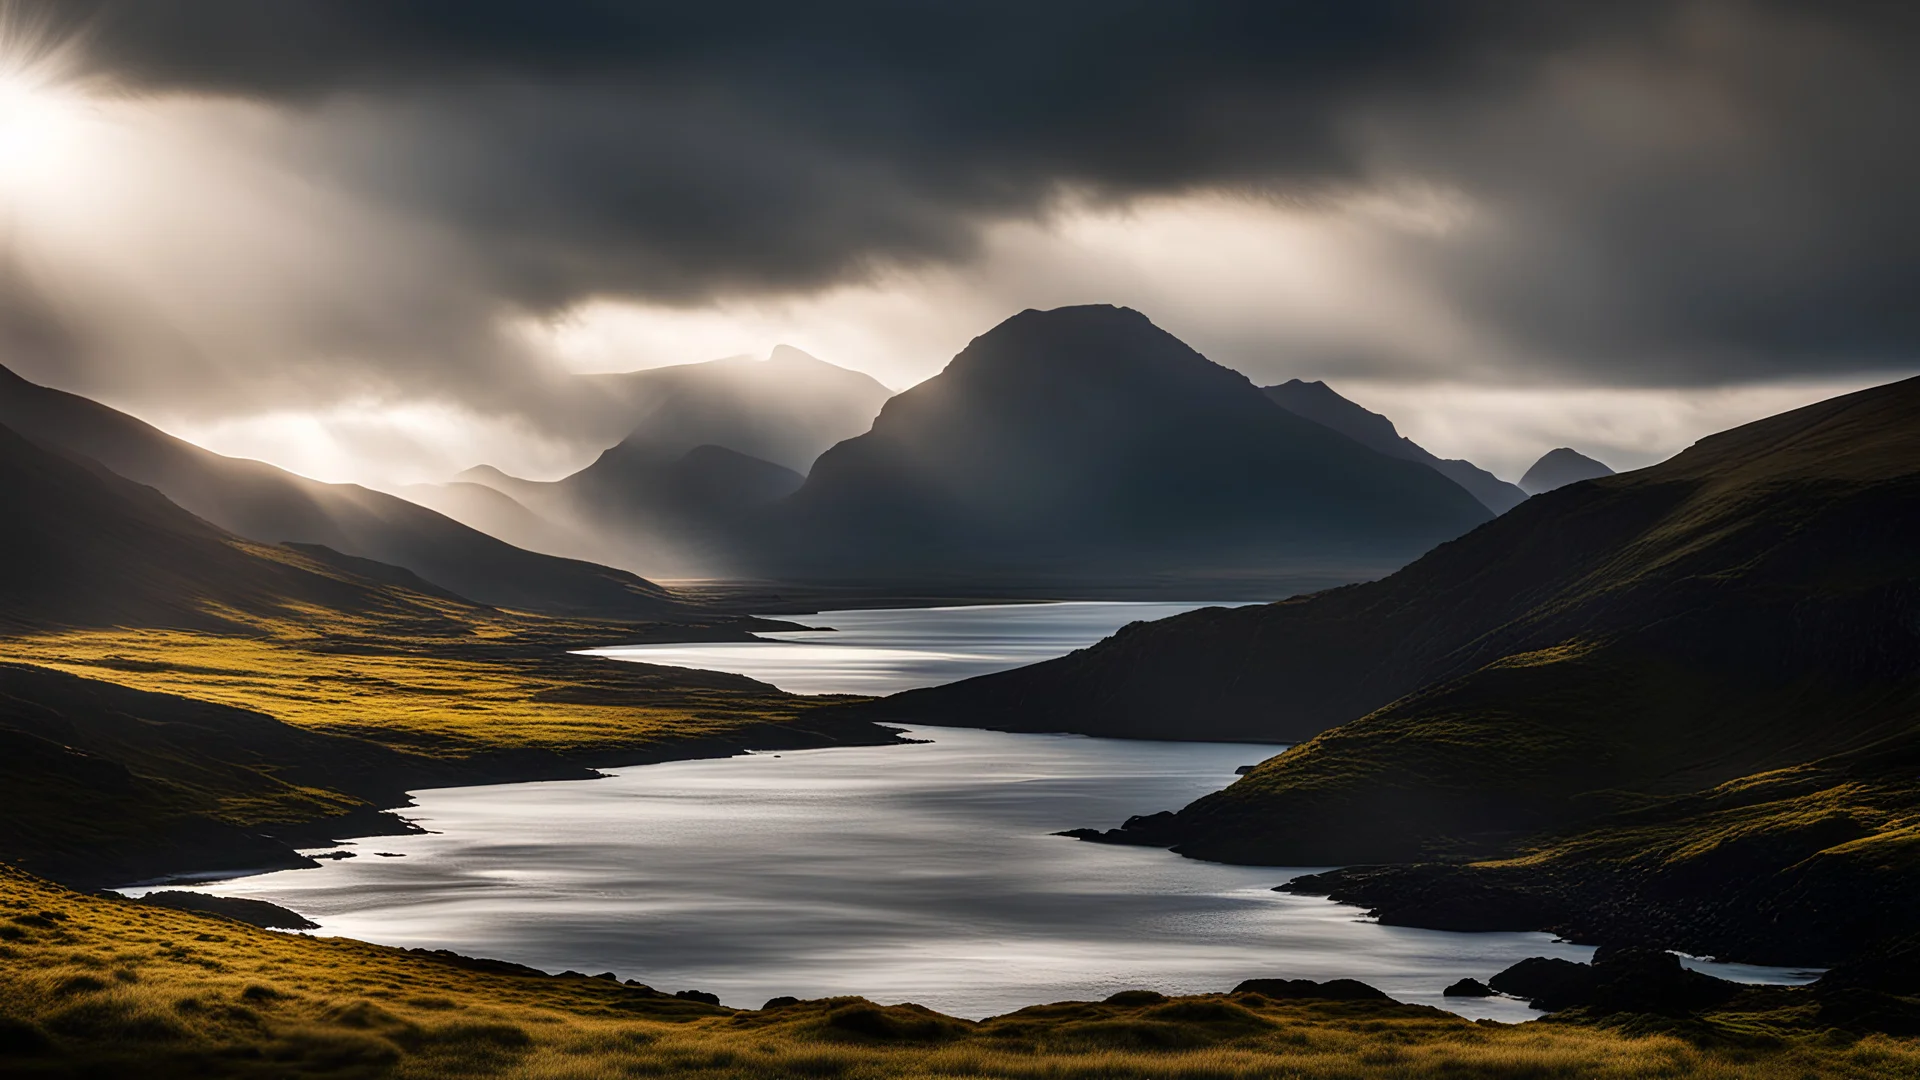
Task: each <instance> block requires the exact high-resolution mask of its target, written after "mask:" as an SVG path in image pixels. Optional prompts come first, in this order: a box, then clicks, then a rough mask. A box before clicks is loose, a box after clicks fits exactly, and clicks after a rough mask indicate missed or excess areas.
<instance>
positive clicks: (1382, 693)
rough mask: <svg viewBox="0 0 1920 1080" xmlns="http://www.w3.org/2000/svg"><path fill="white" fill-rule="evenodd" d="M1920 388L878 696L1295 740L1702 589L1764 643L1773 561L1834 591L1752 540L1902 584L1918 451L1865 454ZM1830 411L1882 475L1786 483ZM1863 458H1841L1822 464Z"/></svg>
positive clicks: (1698, 606) (976, 722)
mask: <svg viewBox="0 0 1920 1080" xmlns="http://www.w3.org/2000/svg"><path fill="white" fill-rule="evenodd" d="M1916 398H1920V384H1916V383H1911V382H1909V383H1898V384H1894V385H1893V386H1888V387H1881V388H1878V389H1875V390H1870V391H1865V392H1863V393H1862V394H1858V395H1850V396H1848V397H1845V398H1840V399H1835V400H1834V401H1830V402H1824V403H1821V404H1819V405H1815V406H1810V407H1809V408H1807V409H1802V410H1798V411H1796V412H1793V413H1788V414H1785V415H1784V416H1781V417H1775V418H1772V419H1770V420H1766V421H1761V422H1760V423H1757V424H1752V425H1748V426H1746V427H1743V428H1738V429H1735V430H1733V431H1730V432H1726V433H1723V434H1720V435H1716V436H1713V437H1711V438H1708V439H1705V440H1702V441H1701V442H1700V443H1699V444H1697V445H1696V446H1694V447H1693V448H1692V449H1689V450H1688V451H1686V452H1685V453H1683V454H1681V455H1679V456H1678V457H1676V458H1674V459H1672V460H1670V461H1668V462H1665V463H1663V464H1661V465H1658V466H1655V467H1653V468H1651V469H1643V470H1641V471H1639V472H1635V473H1628V474H1624V475H1621V476H1617V477H1610V478H1606V479H1602V480H1597V481H1594V482H1592V483H1590V484H1585V485H1581V486H1578V487H1575V488H1569V489H1563V490H1560V491H1555V492H1550V493H1548V494H1547V495H1543V496H1536V497H1534V498H1532V499H1529V500H1528V501H1527V502H1526V503H1524V504H1522V505H1521V506H1518V507H1516V508H1515V509H1513V510H1511V511H1509V512H1508V513H1507V514H1505V515H1502V516H1501V517H1500V518H1497V519H1495V520H1494V521H1491V522H1489V523H1487V524H1486V525H1483V526H1482V527H1480V528H1479V529H1477V530H1475V531H1473V532H1472V533H1470V534H1468V535H1466V536H1464V537H1461V538H1460V539H1458V540H1455V541H1452V542H1450V543H1446V544H1443V545H1441V546H1440V547H1438V548H1436V549H1435V550H1434V551H1432V552H1431V553H1429V554H1428V555H1426V556H1425V557H1424V558H1422V559H1420V560H1419V561H1417V562H1415V563H1413V564H1412V565H1410V566H1408V567H1406V568H1405V569H1403V570H1401V571H1400V572H1398V573H1396V574H1394V575H1392V576H1391V577H1388V578H1386V579H1384V580H1381V581H1377V582H1371V583H1367V584H1362V585H1354V586H1349V587H1346V588H1340V589H1333V590H1329V591H1327V592H1323V593H1318V594H1314V595H1311V596H1303V597H1297V598H1295V599H1292V600H1288V601H1284V602H1281V603H1278V604H1271V605H1266V606H1263V607H1250V608H1238V609H1232V610H1225V609H1217V608H1216V609H1208V610H1203V611H1197V612H1193V613H1191V614H1188V615H1182V616H1179V617H1176V618H1172V619H1166V620H1162V621H1160V622H1156V623H1152V624H1145V625H1135V626H1132V627H1128V628H1126V629H1123V630H1122V631H1120V632H1119V633H1118V634H1116V635H1115V636H1114V637H1112V638H1110V639H1108V640H1106V641H1103V642H1101V643H1100V644H1098V645H1095V646H1094V647H1092V648H1089V649H1085V650H1082V651H1081V652H1078V653H1075V654H1073V655H1071V656H1067V657H1062V658H1061V659H1058V660H1054V661H1050V662H1047V663H1044V664H1037V665H1034V666H1032V667H1028V668H1022V669H1018V670H1015V671H1010V672H1005V673H1001V674H997V675H989V676H983V677H980V678H977V679H972V680H968V681H966V682H962V683H957V684H954V685H952V686H947V687H939V688H934V689H930V690H923V691H914V692H911V693H907V694H901V695H897V696H895V697H893V698H889V699H887V700H886V701H885V702H882V703H877V704H876V705H875V706H874V709H875V711H876V712H880V713H885V714H887V715H890V716H893V717H896V718H899V719H912V720H918V721H921V722H929V723H931V722H940V723H956V724H966V725H973V726H994V727H1007V728H1012V729H1016V730H1049V731H1058V730H1069V731H1083V732H1087V733H1090V734H1114V735H1126V736H1135V737H1147V738H1158V737H1166V738H1203V739H1252V740H1261V741H1269V742H1296V741H1299V740H1301V739H1306V738H1310V737H1312V736H1313V735H1316V734H1318V733H1320V732H1322V731H1325V730H1326V729H1328V728H1330V727H1333V726H1334V725H1336V724H1340V723H1343V722H1345V721H1347V720H1352V719H1355V718H1357V717H1360V716H1363V715H1366V714H1367V713H1369V712H1372V711H1373V710H1375V709H1378V708H1380V707H1381V706H1384V705H1387V704H1388V703H1390V702H1392V701H1394V700H1396V699H1398V698H1401V697H1404V696H1405V695H1407V694H1410V693H1412V692H1414V691H1416V690H1419V689H1421V688H1423V687H1427V686H1431V685H1434V684H1437V683H1441V682H1444V681H1446V680H1449V679H1454V678H1459V677H1462V676H1465V675H1468V674H1471V673H1473V672H1475V671H1477V670H1479V669H1480V668H1482V667H1485V666H1486V665H1488V664H1490V663H1492V662H1494V661H1496V660H1499V659H1501V658H1502V657H1506V656H1511V655H1515V654H1519V653H1525V652H1530V651H1534V650H1538V649H1546V648H1552V647H1555V646H1558V645H1560V644H1562V643H1564V642H1566V641H1568V640H1569V639H1571V638H1574V637H1577V636H1583V635H1598V634H1614V633H1617V632H1620V631H1623V630H1627V629H1637V628H1641V627H1648V626H1655V625H1676V626H1677V625H1680V624H1679V623H1675V622H1673V621H1672V620H1674V619H1676V618H1683V617H1693V616H1694V615H1696V614H1699V613H1700V612H1703V611H1705V610H1706V605H1709V604H1712V605H1730V606H1728V607H1727V608H1725V610H1726V611H1727V612H1728V615H1727V616H1726V617H1727V618H1728V620H1729V624H1728V626H1727V627H1726V628H1724V632H1721V633H1716V635H1715V636H1714V640H1716V641H1722V642H1729V643H1730V642H1734V641H1741V642H1744V641H1747V640H1748V639H1749V638H1758V639H1760V640H1761V641H1768V640H1771V638H1772V635H1773V628H1772V627H1770V626H1762V625H1759V624H1755V625H1753V626H1752V627H1751V628H1745V627H1743V626H1742V624H1741V622H1740V621H1739V616H1736V615H1733V614H1732V613H1733V612H1734V611H1735V610H1737V609H1738V607H1737V606H1738V605H1739V604H1742V603H1744V602H1745V601H1743V600H1742V597H1757V596H1765V595H1772V592H1771V590H1773V589H1774V588H1775V587H1776V586H1780V587H1785V586H1786V585H1787V582H1785V581H1781V582H1777V583H1776V582H1773V581H1771V579H1770V578H1768V577H1767V576H1766V575H1769V574H1771V573H1773V572H1774V571H1775V569H1776V568H1778V571H1779V572H1780V573H1782V574H1786V573H1788V572H1789V571H1792V572H1794V573H1800V574H1803V575H1805V577H1804V580H1796V581H1793V582H1792V584H1791V587H1792V588H1793V589H1795V590H1797V593H1804V594H1806V595H1808V596H1809V597H1810V598H1811V601H1810V602H1821V603H1824V602H1826V601H1825V600H1824V599H1822V598H1823V597H1825V596H1826V595H1827V589H1826V584H1825V583H1824V582H1823V581H1822V580H1820V579H1819V577H1818V576H1817V574H1816V573H1815V569H1816V568H1815V567H1813V566H1810V565H1803V564H1800V563H1794V562H1790V561H1779V562H1761V563H1755V562H1753V560H1754V558H1755V557H1756V552H1758V551H1770V552H1774V553H1775V554H1776V555H1777V557H1778V558H1779V559H1780V560H1788V559H1789V558H1790V556H1789V555H1788V551H1789V550H1792V551H1802V550H1803V549H1801V548H1798V547H1796V548H1792V549H1788V548H1783V547H1779V546H1778V545H1779V544H1782V543H1784V542H1785V539H1786V538H1789V537H1790V538H1793V540H1794V542H1795V543H1796V544H1815V543H1828V544H1832V545H1833V546H1834V550H1835V551H1836V552H1848V553H1849V559H1848V561H1847V562H1845V563H1842V564H1840V565H1846V566H1851V567H1854V568H1856V571H1855V572H1858V573H1869V572H1870V571H1869V569H1868V568H1872V567H1879V568H1881V569H1878V570H1874V571H1871V572H1873V573H1879V574H1881V575H1883V576H1882V578H1880V579H1877V580H1883V581H1884V582H1886V583H1887V587H1889V588H1892V587H1893V584H1892V583H1893V582H1896V581H1897V580H1898V574H1897V572H1895V570H1892V569H1886V567H1888V566H1899V565H1905V563H1904V562H1903V560H1904V558H1905V556H1904V555H1900V554H1898V549H1897V545H1895V546H1894V548H1893V549H1891V550H1889V549H1887V547H1886V545H1889V544H1891V543H1892V541H1891V539H1890V536H1889V530H1890V529H1893V528H1895V527H1896V524H1897V523H1898V522H1899V521H1901V520H1902V518H1901V517H1900V515H1901V514H1905V513H1909V512H1910V511H1909V510H1907V509H1905V508H1904V504H1903V503H1901V502H1900V501H1899V499H1898V498H1896V496H1895V495H1894V494H1893V491H1894V489H1895V488H1897V487H1898V485H1900V484H1903V483H1906V482H1907V481H1906V480H1905V479H1903V477H1904V476H1905V475H1906V473H1905V472H1904V470H1910V469H1913V468H1915V467H1916V465H1915V463H1916V462H1920V450H1916V449H1915V448H1912V447H1908V448H1906V449H1905V450H1904V451H1900V452H1896V451H1892V450H1880V449H1872V448H1874V447H1878V446H1879V440H1882V439H1890V438H1899V437H1905V435H1904V433H1902V432H1901V424H1903V423H1911V417H1912V416H1913V415H1920V413H1916V412H1912V410H1915V409H1920V406H1917V405H1916V404H1915V399H1916ZM1829 416H1832V417H1833V419H1831V420H1828V419H1826V418H1827V417H1829ZM1823 424H1835V425H1844V426H1845V429H1846V430H1847V431H1848V432H1849V437H1850V438H1852V439H1856V440H1858V445H1859V446H1861V447H1862V448H1863V449H1862V450H1861V451H1860V454H1859V455H1858V460H1861V461H1868V462H1873V463H1874V467H1876V468H1879V469H1881V470H1883V472H1884V473H1885V475H1884V476H1882V477H1880V478H1878V479H1876V480H1874V481H1873V483H1872V485H1870V486H1860V484H1861V482H1860V481H1856V480H1854V479H1851V478H1847V479H1841V478H1837V477H1836V478H1828V477H1825V476H1822V475H1820V474H1819V473H1817V472H1815V473H1812V474H1809V475H1798V474H1796V475H1794V476H1793V478H1792V480H1791V481H1788V480H1787V479H1785V474H1786V473H1787V471H1788V470H1789V468H1790V465H1789V463H1790V462H1792V461H1793V460H1795V459H1793V458H1792V456H1791V455H1792V454H1793V452H1794V451H1793V447H1795V446H1797V445H1799V443H1798V442H1797V441H1795V440H1796V439H1797V438H1799V436H1797V435H1795V434H1793V433H1794V432H1797V431H1798V430H1799V429H1801V428H1803V427H1804V428H1806V429H1807V430H1808V431H1809V432H1811V431H1812V430H1813V429H1815V428H1816V427H1820V426H1821V425H1823ZM1806 437H1808V438H1811V437H1812V436H1811V435H1807V436H1806ZM1902 453H1909V454H1912V455H1914V456H1908V457H1903V456H1902ZM1855 460H1856V458H1855V456H1852V455H1848V456H1847V457H1846V458H1845V463H1843V461H1842V460H1841V458H1840V456H1839V455H1838V452H1836V457H1835V458H1834V459H1833V460H1831V461H1824V462H1822V463H1821V468H1824V469H1829V470H1841V469H1851V468H1855V467H1856V465H1854V464H1849V463H1851V462H1854V461H1855ZM1792 467H1794V468H1797V466H1792ZM1883 500H1885V501H1886V505H1882V501H1883ZM1827 514H1830V515H1833V516H1832V517H1831V518H1828V517H1823V516H1821V515H1827ZM1815 520H1818V521H1831V522H1832V524H1831V526H1830V531H1828V532H1822V533H1820V534H1819V536H1820V538H1821V539H1819V540H1816V539H1815V535H1814V534H1813V533H1811V532H1808V531H1806V526H1807V524H1808V523H1809V522H1812V521H1815ZM1874 545H1881V547H1879V548H1875V547H1874ZM1870 549H1871V553H1870ZM1791 557H1795V558H1803V559H1805V558H1812V557H1813V555H1812V554H1811V552H1810V551H1808V552H1806V553H1804V554H1800V555H1796V556H1791ZM1887 560H1893V562H1892V563H1888V562H1887ZM1736 567H1740V568H1743V569H1742V570H1741V571H1740V573H1738V574H1733V573H1731V570H1732V568H1736ZM1824 572H1827V573H1839V572H1840V571H1839V570H1838V568H1837V567H1835V568H1829V570H1827V571H1824ZM1762 582H1765V583H1766V584H1765V585H1764V586H1763V585H1762ZM1709 616H1710V613H1708V614H1699V617H1703V618H1704V617H1709ZM1772 647H1773V646H1769V648H1772ZM1875 651H1876V652H1877V651H1878V650H1877V649H1876V650H1875ZM989 717H990V718H991V719H987V718H989Z"/></svg>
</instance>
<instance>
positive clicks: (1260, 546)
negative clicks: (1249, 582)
mask: <svg viewBox="0 0 1920 1080" xmlns="http://www.w3.org/2000/svg"><path fill="white" fill-rule="evenodd" d="M1487 516H1488V514H1487V511H1486V509H1485V508H1484V507H1482V506H1481V505H1480V504H1479V503H1477V502H1476V501H1475V500H1474V499H1473V498H1472V497H1471V496H1469V495H1468V494H1467V493H1466V492H1465V491H1463V490H1461V488H1460V487H1459V486H1458V485H1456V484H1454V483H1452V482H1451V481H1448V480H1447V479H1445V478H1444V477H1441V476H1438V475H1437V474H1435V473H1434V472H1433V471H1432V470H1431V469H1428V468H1426V467H1424V466H1420V465H1415V464H1413V463H1411V462H1407V461H1401V460H1396V459H1394V458H1390V457H1387V456H1385V455H1382V454H1380V453H1377V452H1376V451H1373V450H1371V449H1368V448H1366V447H1364V446H1361V445H1359V444H1357V443H1356V442H1354V441H1353V440H1352V439H1349V438H1347V437H1345V436H1342V435H1340V434H1338V433H1336V432H1333V431H1331V430H1329V429H1327V428H1325V427H1323V426H1321V425H1319V424H1316V423H1313V422H1311V421H1308V420H1304V419H1302V418H1301V417H1298V416H1295V415H1294V414H1293V413H1290V412H1288V411H1287V410H1285V409H1282V408H1280V407H1279V406H1278V405H1276V404H1274V403H1273V401H1271V400H1270V399H1268V398H1267V397H1266V396H1265V395H1264V394H1262V393H1261V392H1260V391H1259V389H1258V388H1256V387H1255V386H1254V385H1253V384H1252V383H1251V382H1248V381H1247V379H1246V377H1245V376H1242V375H1240V374H1239V373H1237V372H1234V371H1231V370H1229V369H1227V368H1224V367H1221V366H1219V365H1217V364H1214V363H1212V362H1211V361H1209V360H1207V359H1206V358H1205V357H1203V356H1201V355H1200V354H1199V353H1196V352H1194V351H1193V350H1192V349H1190V348H1188V347H1187V346H1186V345H1184V344H1182V343H1181V342H1180V341H1179V340H1178V339H1176V338H1174V337H1173V336H1172V335H1170V334H1168V333H1166V332H1165V331H1163V330H1161V329H1160V328H1158V327H1156V326H1154V325H1153V323H1151V322H1149V321H1148V320H1147V318H1146V316H1144V315H1142V314H1140V313H1139V312H1137V311H1132V310H1129V309H1127V308H1116V307H1108V306H1104V305H1093V306H1086V307H1070V308H1059V309H1056V310H1053V311H1031V310H1030V311H1025V312H1022V313H1020V314H1019V315H1016V316H1014V317H1012V318H1010V319H1008V320H1006V321H1005V322H1003V323H1001V324H1000V325H999V326H997V327H995V328H994V329H993V330H991V331H989V332H988V333H986V334H984V335H982V336H980V337H978V338H976V339H974V341H973V342H972V344H970V345H968V346H967V348H966V349H965V350H964V351H962V352H961V353H960V354H959V355H958V356H956V357H955V358H954V359H953V361H952V362H951V363H950V364H948V366H947V368H946V369H945V370H944V371H943V372H941V373H940V374H939V375H937V376H935V377H934V378H932V379H929V380H927V381H925V382H923V383H921V384H919V385H918V386H915V387H914V388H913V389H911V390H908V391H906V392H904V393H902V394H900V395H898V396H896V397H894V398H892V399H891V400H889V401H888V402H887V404H886V405H885V407H884V408H882V410H881V412H880V415H879V417H878V418H877V419H876V420H875V421H874V423H873V428H872V430H871V431H869V432H868V433H867V434H864V435H861V436H859V437H857V438H853V439H848V440H847V441H845V442H842V443H840V444H838V445H837V446H835V447H833V448H832V449H830V450H828V451H827V452H826V453H824V454H822V455H821V456H820V459H819V460H818V461H817V462H816V463H815V464H814V467H813V471H812V472H811V473H810V474H809V475H808V477H807V480H806V483H805V484H804V485H803V486H802V487H801V488H800V490H799V491H798V492H796V493H795V494H794V495H793V496H792V498H790V499H789V500H787V501H786V503H784V504H783V506H782V508H781V511H780V514H779V516H778V519H777V524H778V529H777V530H774V531H772V533H771V535H773V536H775V537H776V538H777V540H778V547H777V550H771V551H767V552H765V553H764V554H765V556H766V559H767V562H768V564H769V566H770V567H771V569H772V570H773V574H772V576H793V577H808V578H842V579H851V578H864V579H867V580H873V579H876V578H891V579H895V580H900V579H909V578H911V579H917V580H927V579H929V578H933V577H939V578H945V579H947V580H955V579H959V578H969V577H970V578H972V579H975V580H987V581H996V582H1000V583H1003V584H1004V583H1009V582H1014V581H1033V580H1076V579H1077V580H1086V579H1088V578H1093V577H1099V576H1108V577H1111V576H1114V575H1138V574H1143V573H1144V574H1172V575H1186V574H1194V575H1207V574H1211V575H1216V576H1220V577H1226V576H1231V575H1233V574H1237V573H1248V574H1255V575H1258V574H1263V573H1271V572H1273V571H1275V570H1277V569H1282V568H1285V567H1288V566H1309V565H1311V566H1316V567H1328V566H1338V567H1339V568H1340V572H1341V574H1342V575H1343V576H1348V577H1349V579H1351V577H1352V576H1367V575H1368V574H1371V573H1378V572H1380V571H1381V570H1382V569H1385V568H1391V567H1392V566H1395V565H1398V564H1399V563H1401V562H1403V561H1405V560H1406V559H1408V558H1410V557H1412V556H1414V555H1416V554H1418V553H1419V552H1421V551H1424V550H1426V549H1427V548H1429V547H1431V546H1432V545H1433V544H1435V543H1438V542H1440V541H1443V540H1446V539H1448V538H1450V537H1453V536H1456V535H1458V534H1460V533H1461V532H1463V531H1465V530H1467V529H1469V528H1472V527H1473V526H1474V525H1476V524H1478V523H1480V522H1481V521H1484V520H1486V518H1487Z"/></svg>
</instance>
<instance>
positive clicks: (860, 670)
mask: <svg viewBox="0 0 1920 1080" xmlns="http://www.w3.org/2000/svg"><path fill="white" fill-rule="evenodd" d="M1206 606H1208V605H1206V604H1203V603H1132V602H1113V603H1106V602H1094V601H1074V602H1066V603H1047V604H982V605H977V606H973V607H940V608H899V609H883V610H873V611H827V612H822V613H820V614H818V615H803V616H796V617H795V618H796V619H797V620H798V621H801V622H804V623H806V624H807V625H809V626H820V627H831V628H832V629H831V630H802V631H788V632H786V633H773V634H763V635H761V636H762V637H765V638H767V639H768V640H766V641H730V642H720V643H712V644H691V645H619V646H614V647H612V648H606V649H592V650H588V651H589V652H590V653H592V654H593V655H595V656H610V657H614V658H617V659H622V660H642V661H645V662H647V663H650V664H671V665H674V666H677V667H692V668H705V669H707V670H709V671H730V672H733V673H735V674H738V675H747V676H750V677H752V678H755V679H759V680H761V681H762V682H769V683H772V684H773V685H775V686H777V687H779V688H780V689H782V690H786V691H789V692H791V693H796V694H891V693H895V692H897V691H900V690H911V689H914V688H916V687H921V686H937V685H939V684H941V683H949V682H954V681H955V680H958V679H966V678H971V677H972V676H975V675H985V674H987V673H988V672H993V671H1005V670H1006V669H1008V668H1013V667H1019V666H1021V665H1023V664H1032V663H1037V662H1039V661H1041V660H1050V659H1052V658H1053V657H1056V656H1063V655H1065V654H1067V653H1069V652H1072V651H1073V650H1075V649H1078V648H1083V647H1085V646H1087V645H1091V644H1093V643H1094V642H1096V641H1099V640H1100V639H1101V638H1103V637H1106V636H1107V635H1109V634H1111V633H1113V632H1114V631H1115V630H1118V629H1120V628H1121V627H1122V626H1125V625H1126V624H1128V623H1130V622H1134V621H1137V620H1148V619H1164V618H1166V617H1167V616H1169V615H1178V614H1180V613H1181V612H1184V611H1192V610H1194V609H1195V608H1200V607H1206ZM1225 606H1237V605H1233V604H1229V605H1225Z"/></svg>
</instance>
